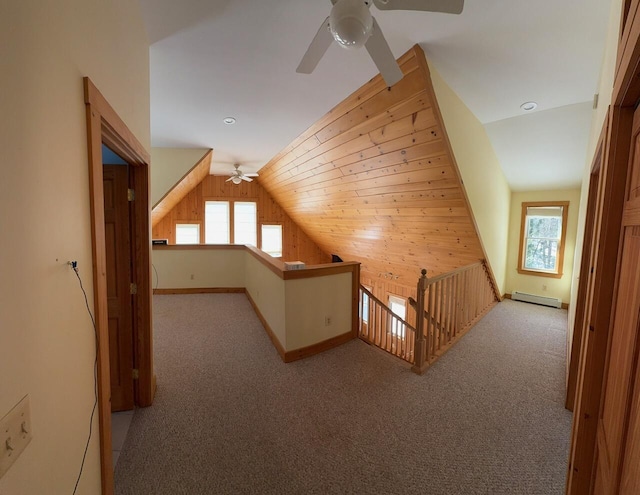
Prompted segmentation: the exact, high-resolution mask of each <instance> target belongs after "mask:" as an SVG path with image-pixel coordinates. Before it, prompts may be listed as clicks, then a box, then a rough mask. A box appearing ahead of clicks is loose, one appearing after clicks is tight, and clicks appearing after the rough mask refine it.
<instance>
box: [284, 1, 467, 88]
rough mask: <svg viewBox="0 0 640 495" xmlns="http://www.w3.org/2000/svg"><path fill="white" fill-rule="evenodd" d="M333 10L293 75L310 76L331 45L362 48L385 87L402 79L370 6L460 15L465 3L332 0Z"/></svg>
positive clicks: (382, 8)
mask: <svg viewBox="0 0 640 495" xmlns="http://www.w3.org/2000/svg"><path fill="white" fill-rule="evenodd" d="M331 3H332V4H333V7H332V9H331V13H330V14H329V17H327V18H326V19H325V20H324V22H323V23H322V25H321V26H320V29H319V30H318V32H317V33H316V35H315V37H314V38H313V41H312V42H311V45H309V48H308V49H307V52H306V53H305V54H304V56H303V57H302V61H301V62H300V65H298V68H297V69H296V72H299V73H302V74H311V73H312V72H313V70H314V69H315V68H316V66H317V65H318V62H320V59H321V58H322V56H323V55H324V54H325V52H326V51H327V49H328V48H329V45H331V42H332V41H334V40H335V41H336V42H337V43H338V44H339V45H340V46H342V47H343V48H347V49H352V48H360V47H362V46H364V47H365V48H366V49H367V51H368V52H369V55H370V56H371V58H372V59H373V62H374V63H375V64H376V67H377V68H378V70H379V71H380V74H381V75H382V77H383V78H384V81H385V83H386V84H387V86H389V87H391V86H393V85H394V84H395V83H397V82H398V81H399V80H400V79H402V76H403V74H402V71H401V70H400V67H399V66H398V63H397V62H396V59H395V57H394V56H393V53H392V52H391V49H390V48H389V44H388V43H387V40H386V39H385V37H384V35H383V34H382V31H381V30H380V26H379V25H378V23H377V22H376V20H375V18H374V17H373V16H372V15H371V12H370V11H369V9H370V7H371V3H373V4H375V6H376V7H377V8H378V9H380V10H419V11H427V12H444V13H448V14H460V13H461V12H462V9H463V7H464V0H331Z"/></svg>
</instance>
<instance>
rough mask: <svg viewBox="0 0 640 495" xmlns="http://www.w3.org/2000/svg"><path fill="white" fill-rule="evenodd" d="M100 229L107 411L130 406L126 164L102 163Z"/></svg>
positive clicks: (128, 245)
mask: <svg viewBox="0 0 640 495" xmlns="http://www.w3.org/2000/svg"><path fill="white" fill-rule="evenodd" d="M103 183H104V224H105V225H104V228H105V229H104V230H105V247H106V259H107V306H108V322H109V367H110V378H111V411H124V410H127V409H133V323H132V321H133V320H132V311H131V306H132V301H131V285H130V284H131V243H130V227H129V225H130V224H129V201H128V196H127V191H128V188H129V173H128V166H127V165H105V166H104V168H103Z"/></svg>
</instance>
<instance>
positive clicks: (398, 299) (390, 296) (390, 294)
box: [387, 292, 409, 340]
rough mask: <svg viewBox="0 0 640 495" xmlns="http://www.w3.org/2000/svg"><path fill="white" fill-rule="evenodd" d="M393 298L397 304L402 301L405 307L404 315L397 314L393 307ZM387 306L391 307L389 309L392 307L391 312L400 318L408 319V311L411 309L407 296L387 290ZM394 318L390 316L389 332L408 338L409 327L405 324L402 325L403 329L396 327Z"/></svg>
mask: <svg viewBox="0 0 640 495" xmlns="http://www.w3.org/2000/svg"><path fill="white" fill-rule="evenodd" d="M392 299H395V302H396V304H400V303H402V306H403V307H404V316H400V315H399V314H396V313H395V312H394V311H393V309H392V307H391V304H392ZM387 306H388V307H389V309H391V312H392V313H393V314H394V315H395V316H396V317H398V318H400V319H401V320H402V321H407V311H408V309H409V301H408V300H407V298H406V297H403V296H400V295H398V294H394V293H393V292H387ZM392 322H393V319H392V318H391V317H389V323H388V325H389V329H388V331H387V333H389V334H390V335H391V336H393V337H395V338H398V339H401V340H404V339H405V338H406V333H407V328H406V326H405V325H403V326H402V329H397V328H395V327H394V325H393V323H392Z"/></svg>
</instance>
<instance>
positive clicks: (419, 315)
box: [411, 268, 427, 375]
mask: <svg viewBox="0 0 640 495" xmlns="http://www.w3.org/2000/svg"><path fill="white" fill-rule="evenodd" d="M426 290H427V270H425V269H424V268H423V269H422V276H421V277H420V278H419V279H418V291H417V292H418V294H417V296H418V300H417V301H416V345H415V347H414V351H413V362H414V364H413V367H412V368H411V371H413V372H414V373H417V374H419V375H420V374H422V372H423V371H424V368H425V355H426V349H427V341H426V338H425V335H424V294H425V292H426Z"/></svg>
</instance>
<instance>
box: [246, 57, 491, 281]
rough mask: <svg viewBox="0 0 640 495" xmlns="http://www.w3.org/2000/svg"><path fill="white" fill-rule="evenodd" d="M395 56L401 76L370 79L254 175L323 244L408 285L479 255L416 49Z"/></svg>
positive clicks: (426, 74) (474, 231)
mask: <svg viewBox="0 0 640 495" xmlns="http://www.w3.org/2000/svg"><path fill="white" fill-rule="evenodd" d="M399 63H400V66H401V68H402V71H403V72H404V74H405V77H404V78H403V79H402V81H400V82H399V83H398V84H396V85H395V86H394V87H392V88H387V87H386V86H385V84H384V82H383V80H382V78H381V77H380V76H377V77H375V78H374V79H372V80H371V81H369V82H368V83H367V84H365V85H364V86H362V88H360V89H359V90H358V91H356V92H355V93H353V94H352V95H351V96H349V97H348V98H347V99H346V100H344V101H343V102H342V103H340V104H339V105H338V106H336V107H335V108H334V109H333V110H331V111H330V112H329V113H328V114H326V115H325V116H324V117H323V118H322V119H320V120H319V121H318V122H317V123H316V124H314V125H313V126H312V127H311V128H309V129H308V130H307V131H306V132H305V133H303V134H302V135H301V136H299V137H298V138H297V139H296V140H295V141H294V142H293V143H291V144H290V145H289V146H288V147H287V148H285V149H284V150H283V151H282V152H280V153H279V154H278V155H277V156H276V157H274V158H273V159H272V160H271V161H270V162H269V163H268V164H267V165H266V166H265V167H263V168H262V169H261V170H260V177H259V179H258V180H259V182H260V183H261V184H262V185H263V186H264V188H265V189H266V190H267V191H268V192H269V193H270V194H271V195H272V196H273V197H274V199H275V200H276V201H277V202H278V203H279V204H280V205H281V206H282V207H283V208H284V209H285V210H286V211H287V213H288V214H289V215H290V216H291V217H292V218H293V219H294V221H295V222H296V223H297V224H298V225H300V226H301V227H302V228H303V229H304V230H305V231H306V232H307V234H308V235H309V236H310V237H311V238H312V239H313V240H314V241H315V242H316V243H317V244H318V245H319V246H320V247H321V248H322V249H323V250H324V251H326V252H329V253H334V254H337V255H339V256H340V257H341V258H342V259H343V260H345V261H347V260H349V261H360V262H361V263H362V270H363V272H365V273H368V274H369V275H370V276H373V277H384V276H386V277H387V278H391V279H393V280H395V281H396V282H397V283H400V284H403V285H407V286H413V285H414V284H415V283H416V281H417V279H418V277H419V274H420V269H421V268H426V269H427V270H428V273H429V276H435V275H439V274H442V273H446V272H448V271H451V270H454V269H456V268H459V267H461V266H465V265H468V264H471V263H473V262H475V261H478V260H481V259H485V258H486V256H485V255H484V253H483V248H482V245H481V242H480V239H479V236H478V234H477V229H476V227H475V223H474V219H473V216H472V213H471V210H470V207H469V203H468V200H467V198H466V194H465V191H464V188H463V185H462V182H461V179H460V174H459V171H458V168H457V165H456V163H455V158H454V155H453V152H452V150H451V147H450V144H449V140H448V138H447V135H446V131H445V129H444V125H443V121H442V117H441V115H440V110H439V108H438V105H437V102H436V100H435V96H434V91H433V87H432V84H431V77H430V74H429V69H428V66H427V63H426V59H425V57H424V53H423V52H422V49H421V48H420V47H419V46H418V45H416V46H414V47H413V48H412V49H411V50H409V51H408V52H407V53H406V54H404V55H403V56H402V57H400V59H399ZM391 274H393V275H391ZM494 286H495V284H494Z"/></svg>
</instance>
